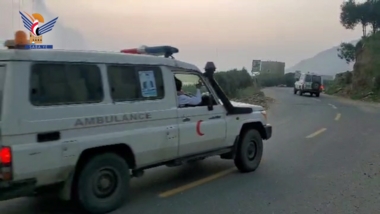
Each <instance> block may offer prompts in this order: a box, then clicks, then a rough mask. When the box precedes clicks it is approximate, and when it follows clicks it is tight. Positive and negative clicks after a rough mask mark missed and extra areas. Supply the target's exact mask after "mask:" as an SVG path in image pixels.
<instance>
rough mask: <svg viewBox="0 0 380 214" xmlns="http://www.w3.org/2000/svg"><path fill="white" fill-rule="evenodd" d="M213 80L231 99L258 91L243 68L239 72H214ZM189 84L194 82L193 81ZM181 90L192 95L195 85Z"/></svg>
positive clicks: (234, 70)
mask: <svg viewBox="0 0 380 214" xmlns="http://www.w3.org/2000/svg"><path fill="white" fill-rule="evenodd" d="M215 79H216V81H217V82H218V84H219V86H220V87H221V88H222V89H223V91H224V93H225V94H226V95H227V96H228V97H230V98H232V99H233V98H239V97H242V96H250V93H249V91H250V90H251V92H252V93H255V92H257V91H258V88H257V87H256V86H257V85H256V84H255V80H254V79H253V78H252V77H251V75H249V73H248V71H247V70H246V69H245V68H242V69H241V70H238V69H233V70H229V71H220V72H216V73H215ZM189 82H194V80H192V81H189ZM183 90H184V91H185V92H187V93H192V94H193V93H195V91H196V88H195V84H192V85H184V86H183ZM202 92H206V91H202ZM252 93H251V94H252Z"/></svg>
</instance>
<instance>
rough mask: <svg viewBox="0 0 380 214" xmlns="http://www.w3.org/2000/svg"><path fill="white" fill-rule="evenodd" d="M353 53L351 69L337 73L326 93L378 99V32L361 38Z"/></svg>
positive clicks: (379, 70)
mask: <svg viewBox="0 0 380 214" xmlns="http://www.w3.org/2000/svg"><path fill="white" fill-rule="evenodd" d="M355 55H356V56H355V58H356V60H355V64H354V68H353V71H352V72H344V73H340V74H337V76H336V79H335V80H334V82H333V83H332V85H331V86H330V87H329V89H328V90H327V93H329V94H337V95H341V96H345V97H350V98H353V99H363V100H369V101H380V61H379V59H380V32H379V33H377V34H375V35H372V36H370V37H368V38H365V39H363V40H361V41H360V42H359V43H358V44H357V45H356V47H355Z"/></svg>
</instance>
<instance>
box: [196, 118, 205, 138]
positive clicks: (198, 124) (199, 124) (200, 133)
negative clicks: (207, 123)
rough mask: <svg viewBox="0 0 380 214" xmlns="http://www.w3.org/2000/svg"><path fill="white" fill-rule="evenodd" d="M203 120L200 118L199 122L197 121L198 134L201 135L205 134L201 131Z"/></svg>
mask: <svg viewBox="0 0 380 214" xmlns="http://www.w3.org/2000/svg"><path fill="white" fill-rule="evenodd" d="M202 122H203V120H199V121H198V122H197V134H198V135H199V136H203V135H204V134H203V133H202V132H201V123H202Z"/></svg>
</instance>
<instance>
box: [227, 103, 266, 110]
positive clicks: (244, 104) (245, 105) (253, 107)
mask: <svg viewBox="0 0 380 214" xmlns="http://www.w3.org/2000/svg"><path fill="white" fill-rule="evenodd" d="M230 102H231V104H232V105H233V106H235V107H251V108H252V109H253V110H254V111H263V110H264V108H263V107H262V106H259V105H253V104H249V103H241V102H235V101H230Z"/></svg>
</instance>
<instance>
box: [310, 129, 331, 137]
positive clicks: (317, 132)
mask: <svg viewBox="0 0 380 214" xmlns="http://www.w3.org/2000/svg"><path fill="white" fill-rule="evenodd" d="M326 130H327V129H326V128H322V129H319V130H318V131H316V132H314V133H313V134H310V135H308V136H307V137H306V138H313V137H315V136H317V135H319V134H321V133H323V132H324V131H326Z"/></svg>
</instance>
